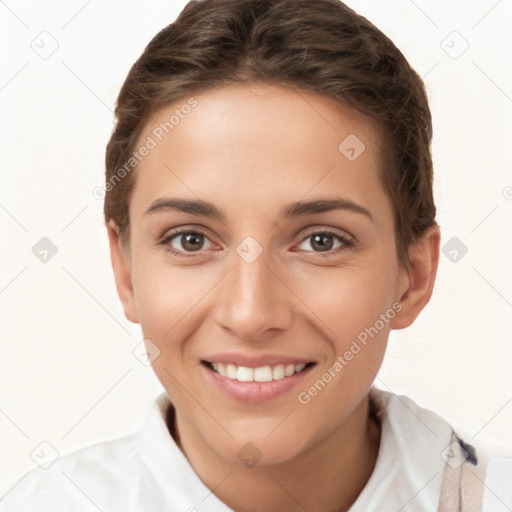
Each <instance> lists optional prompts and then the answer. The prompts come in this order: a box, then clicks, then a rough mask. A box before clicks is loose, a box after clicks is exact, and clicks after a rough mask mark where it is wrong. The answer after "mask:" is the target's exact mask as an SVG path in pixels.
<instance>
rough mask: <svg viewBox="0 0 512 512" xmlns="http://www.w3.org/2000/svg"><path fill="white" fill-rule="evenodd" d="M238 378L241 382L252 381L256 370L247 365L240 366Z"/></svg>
mask: <svg viewBox="0 0 512 512" xmlns="http://www.w3.org/2000/svg"><path fill="white" fill-rule="evenodd" d="M236 380H239V381H240V382H251V381H253V380H254V370H253V369H252V368H247V367H246V366H239V367H238V370H237V371H236Z"/></svg>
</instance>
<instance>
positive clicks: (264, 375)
mask: <svg viewBox="0 0 512 512" xmlns="http://www.w3.org/2000/svg"><path fill="white" fill-rule="evenodd" d="M271 380H272V368H270V366H261V367H259V368H255V369H254V381H255V382H270V381H271Z"/></svg>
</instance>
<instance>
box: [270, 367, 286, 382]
mask: <svg viewBox="0 0 512 512" xmlns="http://www.w3.org/2000/svg"><path fill="white" fill-rule="evenodd" d="M272 378H273V379H274V380H279V379H284V364H278V365H277V366H274V370H273V371H272Z"/></svg>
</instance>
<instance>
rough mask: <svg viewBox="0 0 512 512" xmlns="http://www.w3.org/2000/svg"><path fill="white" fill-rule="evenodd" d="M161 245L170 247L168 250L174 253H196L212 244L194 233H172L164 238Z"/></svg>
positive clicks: (200, 234) (202, 235)
mask: <svg viewBox="0 0 512 512" xmlns="http://www.w3.org/2000/svg"><path fill="white" fill-rule="evenodd" d="M163 243H164V244H165V245H168V246H170V247H169V249H170V250H171V251H172V252H175V253H191V252H198V251H201V250H202V249H208V248H211V247H213V243H212V242H211V241H210V240H209V239H208V237H207V236H206V235H204V234H203V233H198V232H196V231H186V232H185V231H184V232H179V233H174V234H173V235H171V236H169V237H168V238H166V239H165V240H164V242H163ZM208 244H209V245H208Z"/></svg>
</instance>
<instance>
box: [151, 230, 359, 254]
mask: <svg viewBox="0 0 512 512" xmlns="http://www.w3.org/2000/svg"><path fill="white" fill-rule="evenodd" d="M190 234H193V235H201V236H204V237H205V238H208V236H207V235H206V234H205V233H203V232H202V231H201V230H199V229H197V230H190V229H181V230H180V229H178V230H176V231H174V232H173V233H171V234H170V235H169V236H166V237H165V238H164V239H163V240H162V241H161V242H160V245H163V246H164V247H165V249H166V250H167V251H168V252H169V253H170V254H173V255H174V256H178V257H182V258H193V257H195V256H196V254H195V253H194V252H189V253H187V252H185V253H183V252H181V251H177V250H176V249H174V248H173V247H172V246H171V245H170V242H171V241H172V240H173V239H174V238H175V237H178V236H179V235H190ZM313 235H328V236H332V237H334V238H337V239H338V240H339V241H340V242H341V243H342V244H343V245H341V246H340V247H337V248H336V249H330V250H328V251H325V252H322V251H306V252H312V253H315V254H317V255H318V256H320V257H329V256H333V255H334V254H338V253H340V252H345V251H348V250H349V249H351V248H353V247H354V246H355V241H354V240H351V239H349V238H347V237H345V236H343V235H340V234H339V233H337V232H335V231H332V230H329V229H323V230H318V231H313V232H311V233H309V234H308V235H307V236H306V237H304V238H303V239H302V240H301V241H300V243H302V242H304V241H306V240H307V239H308V238H310V237H312V236H313ZM197 252H198V253H200V252H201V250H200V251H197Z"/></svg>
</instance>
